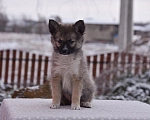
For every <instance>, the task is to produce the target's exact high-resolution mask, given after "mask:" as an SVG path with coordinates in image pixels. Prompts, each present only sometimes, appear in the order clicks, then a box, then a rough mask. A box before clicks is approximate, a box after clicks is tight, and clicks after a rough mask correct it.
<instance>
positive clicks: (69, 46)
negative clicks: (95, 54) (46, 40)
mask: <svg viewBox="0 0 150 120" xmlns="http://www.w3.org/2000/svg"><path fill="white" fill-rule="evenodd" d="M49 31H50V33H51V43H52V45H53V48H54V52H53V54H52V68H51V90H52V98H53V100H52V105H51V107H50V108H53V109H56V108H59V107H60V105H71V109H73V110H80V109H81V108H80V106H81V107H87V108H91V107H92V105H91V101H92V98H93V96H94V91H95V85H94V82H93V80H91V79H90V78H89V72H88V68H87V63H86V58H85V57H84V55H83V51H82V45H83V42H84V37H83V34H84V31H85V25H84V22H83V21H82V20H79V21H77V22H76V23H75V24H73V25H61V24H59V23H57V22H56V21H54V20H49Z"/></svg>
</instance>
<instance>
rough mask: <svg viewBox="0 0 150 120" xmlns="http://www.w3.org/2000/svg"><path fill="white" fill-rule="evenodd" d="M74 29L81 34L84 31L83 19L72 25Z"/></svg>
mask: <svg viewBox="0 0 150 120" xmlns="http://www.w3.org/2000/svg"><path fill="white" fill-rule="evenodd" d="M73 26H74V28H75V31H76V32H77V33H79V34H81V35H83V33H84V31H85V25H84V21H83V20H79V21H77V22H76V23H75V24H74V25H73Z"/></svg>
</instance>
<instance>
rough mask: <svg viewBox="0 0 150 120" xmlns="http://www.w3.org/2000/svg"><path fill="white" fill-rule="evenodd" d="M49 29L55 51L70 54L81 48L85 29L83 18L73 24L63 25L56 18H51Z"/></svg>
mask: <svg viewBox="0 0 150 120" xmlns="http://www.w3.org/2000/svg"><path fill="white" fill-rule="evenodd" d="M49 31H50V33H51V35H52V37H51V42H52V45H53V47H54V51H55V52H57V53H60V54H63V55H69V54H72V53H74V52H75V51H78V50H79V49H81V47H82V44H83V34H84V31H85V25H84V22H83V20H79V21H77V22H76V23H75V24H73V25H61V24H59V23H57V22H56V21H54V20H49Z"/></svg>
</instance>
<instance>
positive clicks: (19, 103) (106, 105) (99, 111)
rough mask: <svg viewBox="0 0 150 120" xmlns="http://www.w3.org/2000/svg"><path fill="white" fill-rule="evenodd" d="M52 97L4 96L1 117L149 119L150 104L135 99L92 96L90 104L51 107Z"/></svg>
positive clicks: (31, 119)
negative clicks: (8, 97) (76, 107)
mask: <svg viewBox="0 0 150 120" xmlns="http://www.w3.org/2000/svg"><path fill="white" fill-rule="evenodd" d="M50 104H51V99H5V100H4V101H3V102H2V105H1V107H0V120H72V119H73V120H150V105H148V104H145V103H141V102H137V101H119V100H93V107H92V108H81V110H71V109H70V106H61V108H60V109H50V108H49V106H50Z"/></svg>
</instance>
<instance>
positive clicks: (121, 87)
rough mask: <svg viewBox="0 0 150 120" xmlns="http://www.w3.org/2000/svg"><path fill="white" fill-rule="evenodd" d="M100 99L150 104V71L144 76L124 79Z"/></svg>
mask: <svg viewBox="0 0 150 120" xmlns="http://www.w3.org/2000/svg"><path fill="white" fill-rule="evenodd" d="M118 81H119V82H117V84H116V85H115V86H113V87H112V88H111V90H110V91H109V92H108V93H106V94H104V95H101V96H100V97H99V99H113V100H138V101H141V102H145V103H148V104H150V70H149V71H147V72H146V73H144V74H141V75H137V76H132V77H127V76H125V77H123V78H120V79H118Z"/></svg>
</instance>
